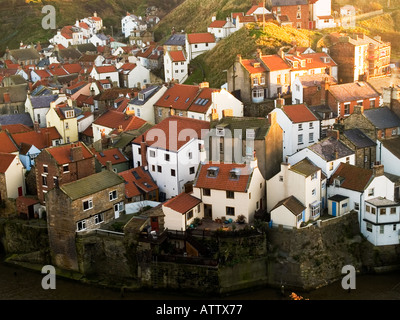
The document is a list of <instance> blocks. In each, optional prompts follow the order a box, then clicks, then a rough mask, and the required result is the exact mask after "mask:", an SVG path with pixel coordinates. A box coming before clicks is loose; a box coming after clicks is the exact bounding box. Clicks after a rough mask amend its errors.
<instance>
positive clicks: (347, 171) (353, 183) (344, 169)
mask: <svg viewBox="0 0 400 320" xmlns="http://www.w3.org/2000/svg"><path fill="white" fill-rule="evenodd" d="M337 177H342V178H344V180H343V182H342V184H341V185H340V187H341V188H345V189H350V190H354V191H358V192H364V190H365V189H366V188H367V187H368V185H369V183H370V181H371V178H372V177H373V170H371V169H364V168H360V167H356V166H353V165H351V164H348V163H343V162H342V163H340V165H339V167H338V168H337V169H336V171H335V173H334V174H333V175H332V176H331V178H330V184H332V183H333V182H334V179H335V178H337Z"/></svg>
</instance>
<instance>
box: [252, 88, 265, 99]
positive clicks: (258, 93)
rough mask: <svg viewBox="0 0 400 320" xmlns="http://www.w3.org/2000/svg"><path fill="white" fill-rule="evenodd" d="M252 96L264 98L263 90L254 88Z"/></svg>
mask: <svg viewBox="0 0 400 320" xmlns="http://www.w3.org/2000/svg"><path fill="white" fill-rule="evenodd" d="M252 94H253V98H264V90H263V89H255V90H253V92H252Z"/></svg>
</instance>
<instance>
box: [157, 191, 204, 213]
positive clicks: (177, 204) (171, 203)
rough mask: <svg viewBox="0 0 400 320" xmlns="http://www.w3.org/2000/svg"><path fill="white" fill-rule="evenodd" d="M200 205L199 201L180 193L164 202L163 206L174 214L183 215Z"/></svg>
mask: <svg viewBox="0 0 400 320" xmlns="http://www.w3.org/2000/svg"><path fill="white" fill-rule="evenodd" d="M200 203H201V200H200V199H198V198H196V197H193V196H192V195H190V194H188V193H185V192H182V193H180V194H178V195H177V196H176V197H174V198H172V199H170V200H168V201H167V202H165V203H164V204H163V206H165V207H168V208H170V209H172V210H174V211H176V212H179V213H182V214H185V213H186V212H188V211H189V210H191V209H193V208H194V207H195V206H197V205H198V204H200Z"/></svg>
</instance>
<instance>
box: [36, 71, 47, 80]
mask: <svg viewBox="0 0 400 320" xmlns="http://www.w3.org/2000/svg"><path fill="white" fill-rule="evenodd" d="M35 73H36V74H37V75H38V76H39V77H40V79H45V78H49V77H51V74H50V73H48V72H47V71H46V70H35Z"/></svg>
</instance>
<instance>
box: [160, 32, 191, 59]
mask: <svg viewBox="0 0 400 320" xmlns="http://www.w3.org/2000/svg"><path fill="white" fill-rule="evenodd" d="M185 48H186V34H184V33H175V32H173V33H172V34H171V36H170V37H169V38H168V39H167V41H165V42H164V44H163V51H164V54H166V53H167V52H168V51H182V50H185Z"/></svg>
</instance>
